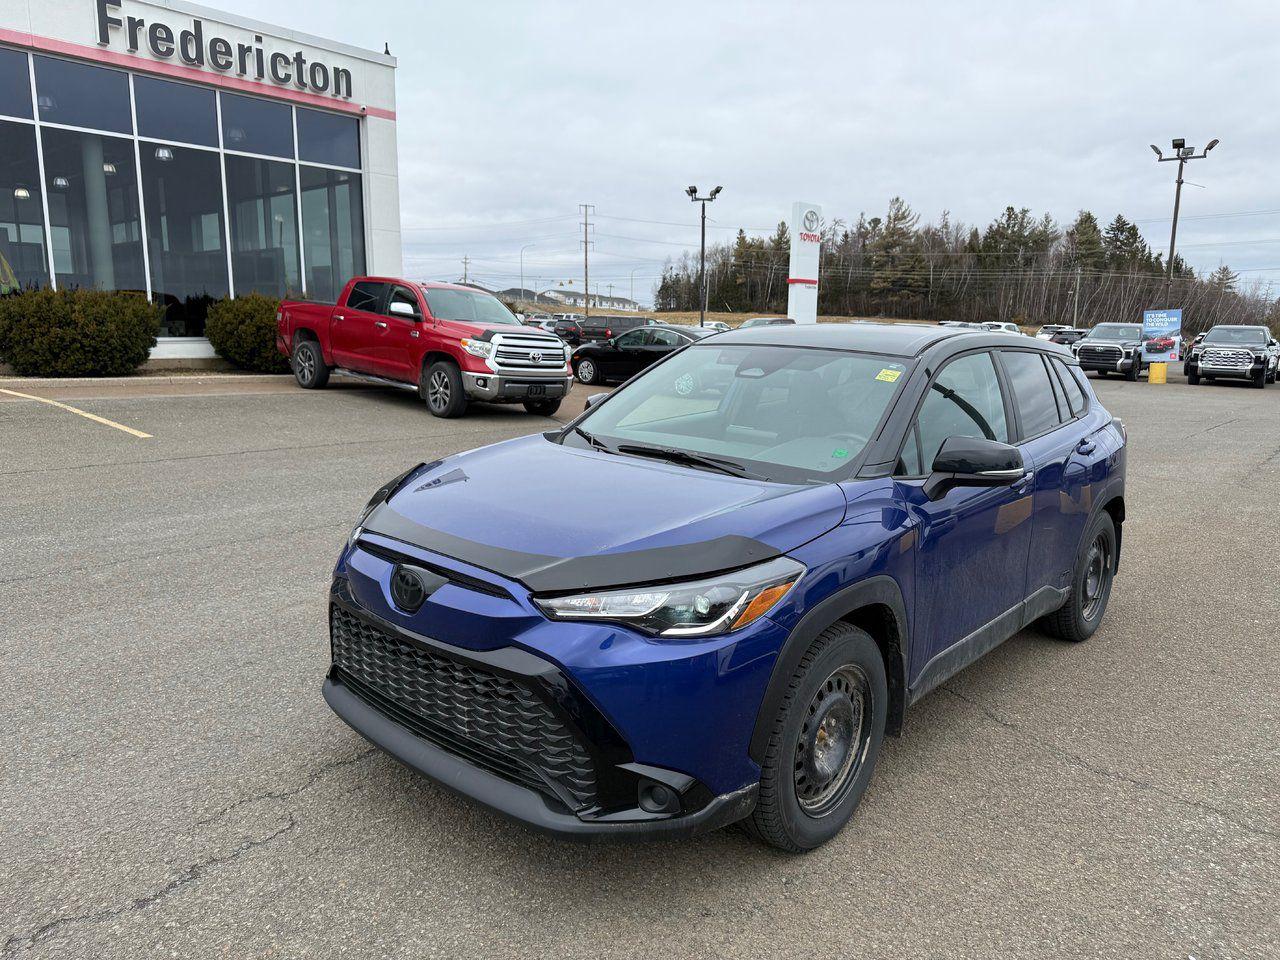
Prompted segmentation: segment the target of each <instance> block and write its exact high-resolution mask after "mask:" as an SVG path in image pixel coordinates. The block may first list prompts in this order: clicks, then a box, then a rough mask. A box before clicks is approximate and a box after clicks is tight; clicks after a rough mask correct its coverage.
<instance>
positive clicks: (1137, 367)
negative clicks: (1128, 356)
mask: <svg viewBox="0 0 1280 960" xmlns="http://www.w3.org/2000/svg"><path fill="white" fill-rule="evenodd" d="M1141 373H1142V364H1140V363H1139V362H1138V361H1137V360H1135V361H1133V366H1131V367H1130V368H1129V369H1128V370H1126V371H1125V372H1124V378H1125V379H1126V380H1128V381H1129V382H1130V383H1132V382H1133V381H1135V380H1137V379H1138V375H1139V374H1141Z"/></svg>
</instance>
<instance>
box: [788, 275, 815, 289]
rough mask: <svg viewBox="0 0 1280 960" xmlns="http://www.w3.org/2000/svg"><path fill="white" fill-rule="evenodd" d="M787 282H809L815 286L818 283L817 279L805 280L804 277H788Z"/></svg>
mask: <svg viewBox="0 0 1280 960" xmlns="http://www.w3.org/2000/svg"><path fill="white" fill-rule="evenodd" d="M787 283H807V284H810V285H812V286H815V287H816V286H817V285H818V281H817V280H804V279H801V278H800V277H788V278H787Z"/></svg>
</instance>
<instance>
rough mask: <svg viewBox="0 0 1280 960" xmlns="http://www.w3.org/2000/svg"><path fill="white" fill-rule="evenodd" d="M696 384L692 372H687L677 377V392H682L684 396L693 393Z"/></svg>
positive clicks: (681, 394)
mask: <svg viewBox="0 0 1280 960" xmlns="http://www.w3.org/2000/svg"><path fill="white" fill-rule="evenodd" d="M694 386H695V384H694V382H693V376H692V375H691V374H688V373H686V374H684V375H683V376H680V377H677V378H676V393H678V394H680V396H682V397H687V396H689V394H691V393H693V388H694Z"/></svg>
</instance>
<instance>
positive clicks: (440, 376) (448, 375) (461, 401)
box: [418, 360, 467, 420]
mask: <svg viewBox="0 0 1280 960" xmlns="http://www.w3.org/2000/svg"><path fill="white" fill-rule="evenodd" d="M418 394H419V396H421V397H422V399H423V400H424V401H426V404H427V409H428V410H430V411H431V415H432V416H433V417H440V418H441V419H444V420H452V419H453V418H454V417H460V416H462V415H463V414H464V413H466V412H467V395H466V393H465V391H464V388H463V385H462V373H461V372H460V371H459V370H458V367H457V365H456V364H454V363H453V362H452V361H450V360H437V361H436V362H435V363H433V364H431V366H429V367H427V368H426V369H425V370H424V371H423V373H422V379H421V380H419V381H418Z"/></svg>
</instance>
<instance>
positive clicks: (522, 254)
mask: <svg viewBox="0 0 1280 960" xmlns="http://www.w3.org/2000/svg"><path fill="white" fill-rule="evenodd" d="M536 246H537V244H536V243H526V244H525V245H524V246H523V247H521V248H520V296H522V297H523V296H524V252H525V251H526V250H528V249H529V248H530V247H536ZM533 305H534V306H535V307H536V306H537V305H538V297H537V295H536V294H535V295H534V298H533Z"/></svg>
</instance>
